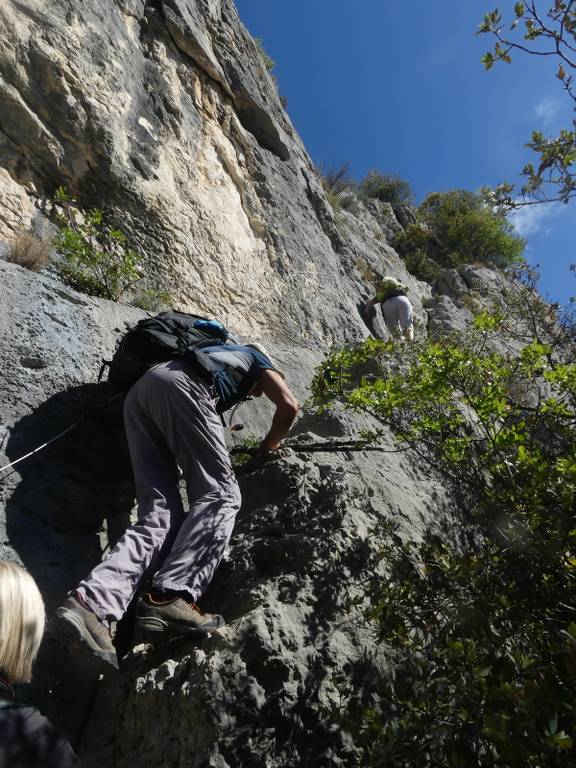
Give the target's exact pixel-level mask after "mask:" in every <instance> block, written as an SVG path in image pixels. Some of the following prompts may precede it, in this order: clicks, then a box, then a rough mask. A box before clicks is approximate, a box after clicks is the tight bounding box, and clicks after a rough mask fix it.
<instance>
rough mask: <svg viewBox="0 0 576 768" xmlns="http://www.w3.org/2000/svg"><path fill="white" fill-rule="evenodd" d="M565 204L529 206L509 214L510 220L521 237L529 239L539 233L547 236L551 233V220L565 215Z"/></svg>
mask: <svg viewBox="0 0 576 768" xmlns="http://www.w3.org/2000/svg"><path fill="white" fill-rule="evenodd" d="M565 210H566V206H565V205H564V204H563V203H542V204H541V205H527V206H525V207H524V208H518V209H517V210H515V211H511V212H510V213H509V214H508V218H509V220H510V222H511V223H512V225H513V226H514V229H515V230H516V232H517V234H519V235H520V237H529V236H530V235H535V234H537V233H538V232H542V233H543V234H545V235H547V234H548V233H549V232H550V226H549V224H550V220H551V219H553V218H555V217H556V216H559V215H560V214H562V213H564V211H565Z"/></svg>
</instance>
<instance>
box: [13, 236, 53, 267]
mask: <svg viewBox="0 0 576 768" xmlns="http://www.w3.org/2000/svg"><path fill="white" fill-rule="evenodd" d="M51 248H52V240H51V239H50V238H47V237H43V238H39V237H36V236H35V235H33V234H32V233H31V232H20V233H19V234H18V235H16V238H15V240H14V242H13V243H12V247H11V248H10V250H9V251H8V255H7V257H6V258H7V260H8V261H11V262H12V263H13V264H19V265H20V266H21V267H26V269H30V270H32V272H39V271H40V270H41V269H43V268H44V267H45V266H46V264H47V263H48V260H49V258H50V249H51Z"/></svg>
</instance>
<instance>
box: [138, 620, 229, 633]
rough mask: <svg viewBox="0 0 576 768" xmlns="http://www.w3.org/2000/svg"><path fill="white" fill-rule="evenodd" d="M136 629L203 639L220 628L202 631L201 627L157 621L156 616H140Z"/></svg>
mask: <svg viewBox="0 0 576 768" xmlns="http://www.w3.org/2000/svg"><path fill="white" fill-rule="evenodd" d="M136 628H137V629H141V630H143V631H144V632H153V633H160V632H170V633H173V634H175V635H180V636H186V637H188V636H190V637H205V636H206V635H210V634H212V632H215V631H216V630H217V629H220V627H210V628H206V629H202V628H201V627H191V626H189V625H188V626H187V625H186V624H179V623H178V622H176V621H166V620H165V619H159V618H158V617H156V616H141V617H140V618H137V619H136Z"/></svg>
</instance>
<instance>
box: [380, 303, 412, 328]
mask: <svg viewBox="0 0 576 768" xmlns="http://www.w3.org/2000/svg"><path fill="white" fill-rule="evenodd" d="M380 306H381V308H382V317H383V318H384V322H385V323H386V327H387V328H388V330H389V331H390V333H391V334H392V336H400V334H401V333H403V332H404V331H407V330H408V329H409V328H411V327H412V304H411V303H410V300H409V299H407V298H406V296H393V297H392V298H391V299H387V300H386V301H385V302H384V303H383V304H381V305H380Z"/></svg>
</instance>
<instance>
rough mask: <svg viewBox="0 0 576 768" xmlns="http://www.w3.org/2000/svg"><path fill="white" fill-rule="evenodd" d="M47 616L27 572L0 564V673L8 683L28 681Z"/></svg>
mask: <svg viewBox="0 0 576 768" xmlns="http://www.w3.org/2000/svg"><path fill="white" fill-rule="evenodd" d="M45 621H46V614H45V610H44V602H43V600H42V596H41V594H40V592H39V590H38V587H37V586H36V582H35V581H34V579H33V578H32V576H30V574H29V573H28V571H25V570H24V568H21V567H20V566H19V565H16V563H12V562H9V561H8V560H0V670H1V672H2V674H3V675H4V676H5V677H6V678H7V680H8V681H9V682H11V683H19V682H25V681H28V680H30V678H31V677H32V664H33V662H34V659H35V658H36V654H37V653H38V648H39V647H40V642H41V640H42V635H43V634H44V623H45Z"/></svg>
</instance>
